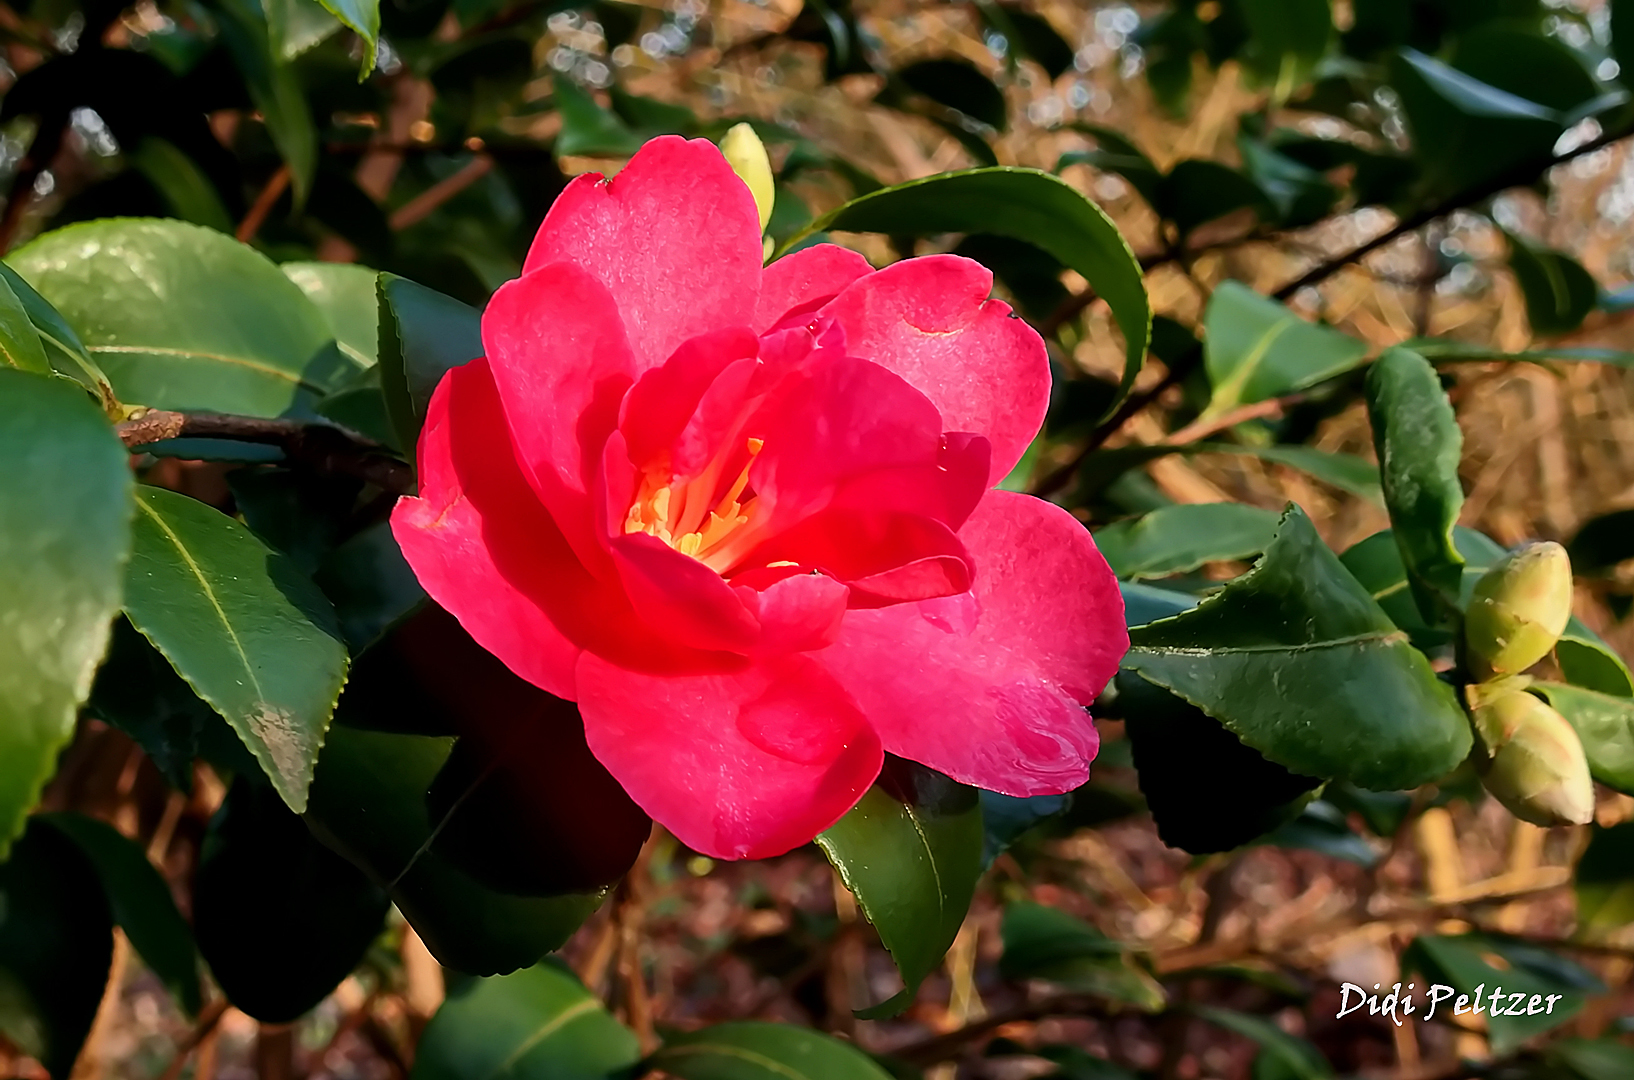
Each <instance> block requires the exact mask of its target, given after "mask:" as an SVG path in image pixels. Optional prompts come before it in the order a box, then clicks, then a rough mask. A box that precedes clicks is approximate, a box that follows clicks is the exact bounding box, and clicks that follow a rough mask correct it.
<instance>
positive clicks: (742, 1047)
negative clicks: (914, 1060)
mask: <svg viewBox="0 0 1634 1080" xmlns="http://www.w3.org/2000/svg"><path fill="white" fill-rule="evenodd" d="M646 1064H647V1065H649V1066H651V1067H652V1068H654V1069H660V1070H662V1071H663V1072H664V1073H665V1074H666V1075H668V1076H673V1077H675V1078H676V1080H887V1078H888V1077H889V1076H890V1075H891V1074H890V1073H888V1072H886V1071H885V1070H884V1069H882V1068H880V1067H879V1065H877V1064H875V1062H874V1061H873V1059H871V1058H870V1057H869V1056H868V1055H867V1054H864V1053H863V1052H862V1051H861V1050H858V1049H857V1048H856V1047H854V1046H851V1045H849V1044H847V1043H843V1042H840V1041H839V1040H838V1039H835V1038H832V1037H830V1036H828V1035H824V1034H823V1033H822V1032H819V1031H812V1030H810V1029H808V1028H798V1027H791V1026H789V1025H788V1024H767V1023H761V1022H758V1021H753V1020H739V1021H736V1022H733V1023H727V1024H716V1025H714V1026H712V1027H706V1028H704V1029H703V1030H701V1031H693V1032H688V1033H686V1034H680V1035H672V1036H670V1037H669V1038H667V1039H665V1040H664V1045H663V1048H662V1049H660V1050H659V1051H658V1052H657V1053H655V1054H653V1055H652V1056H651V1057H649V1058H648V1059H647V1061H646Z"/></svg>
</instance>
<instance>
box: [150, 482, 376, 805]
mask: <svg viewBox="0 0 1634 1080" xmlns="http://www.w3.org/2000/svg"><path fill="white" fill-rule="evenodd" d="M136 506H137V510H138V514H137V519H136V522H135V525H134V528H133V530H132V532H133V536H134V541H135V548H134V552H133V554H132V557H131V564H130V569H129V572H128V574H127V576H126V595H125V613H126V614H127V615H128V616H129V617H130V621H131V623H132V625H134V626H135V627H136V628H137V629H138V630H140V631H141V632H142V633H143V635H144V636H145V637H147V639H148V640H149V641H151V642H153V644H154V645H155V646H157V647H158V649H159V651H160V652H162V653H164V654H165V657H166V658H167V659H169V660H170V662H171V664H173V665H174V666H175V668H176V671H177V672H178V673H179V674H180V675H181V676H182V678H184V679H186V680H187V682H188V684H189V685H190V686H192V687H193V689H194V690H195V691H197V692H198V695H199V696H200V697H201V698H203V699H204V700H205V701H207V702H209V703H210V705H211V706H212V707H214V708H215V709H216V711H217V712H219V713H221V715H222V716H223V717H225V718H226V720H227V722H228V723H229V724H231V725H232V727H233V730H234V731H236V732H238V736H239V738H240V739H242V740H243V741H244V745H245V746H247V747H248V748H249V750H250V752H251V753H252V754H254V755H255V759H256V761H258V762H259V763H260V764H261V767H262V769H264V770H265V771H266V774H267V776H268V777H269V778H270V779H271V781H272V784H273V787H274V788H276V789H277V791H278V793H279V794H280V795H281V796H282V797H283V799H284V801H285V802H287V803H288V804H289V805H290V807H291V808H292V809H295V810H297V811H299V810H302V809H304V808H305V807H306V789H307V786H308V784H310V783H311V780H312V768H313V765H314V764H315V763H316V761H317V758H318V748H319V747H320V746H321V745H322V744H323V734H324V731H325V730H326V729H327V728H328V727H329V717H330V714H331V713H332V712H333V711H334V707H335V699H336V697H337V696H338V695H339V694H340V688H341V685H342V684H343V683H344V682H345V681H346V663H347V661H346V649H345V647H344V646H343V645H342V644H341V643H340V629H339V627H338V626H337V625H336V624H335V613H334V609H333V608H331V607H330V606H329V602H328V601H327V600H326V599H324V597H323V594H322V593H320V592H319V591H318V589H317V587H316V586H314V585H313V584H312V582H311V581H310V580H309V579H307V578H306V577H305V576H304V575H302V574H301V572H300V571H299V570H297V569H296V568H295V567H294V566H293V565H292V564H291V563H290V562H289V561H288V560H287V559H286V558H285V557H284V556H283V555H281V554H279V553H277V552H274V551H269V550H268V549H267V548H266V546H265V545H263V544H262V543H261V542H260V541H259V540H257V539H256V538H255V537H254V536H253V535H252V534H251V533H250V532H249V530H247V529H245V528H244V526H242V525H240V524H238V522H236V521H234V520H233V519H231V518H229V517H227V516H226V515H224V514H221V513H219V512H217V511H216V510H213V509H211V508H210V507H208V506H205V505H204V504H203V503H200V502H196V501H194V500H192V499H189V498H187V497H186V496H185V495H179V494H177V493H176V492H173V491H165V490H163V489H160V488H151V487H144V488H141V489H139V490H138V493H137V500H136Z"/></svg>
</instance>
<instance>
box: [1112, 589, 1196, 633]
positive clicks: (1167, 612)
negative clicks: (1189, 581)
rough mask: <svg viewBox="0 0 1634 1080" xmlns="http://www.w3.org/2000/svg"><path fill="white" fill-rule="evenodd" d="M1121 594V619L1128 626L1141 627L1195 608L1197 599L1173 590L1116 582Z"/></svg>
mask: <svg viewBox="0 0 1634 1080" xmlns="http://www.w3.org/2000/svg"><path fill="white" fill-rule="evenodd" d="M1118 591H1119V592H1121V593H1122V594H1123V617H1124V622H1125V624H1126V625H1128V626H1142V625H1144V624H1146V623H1149V622H1156V621H1157V620H1159V619H1167V618H1168V617H1169V616H1171V615H1178V614H1180V613H1181V612H1182V611H1190V610H1191V609H1192V608H1194V607H1196V606H1197V597H1195V596H1189V595H1187V594H1186V593H1182V592H1175V591H1174V590H1173V589H1160V588H1157V587H1156V586H1153V585H1141V584H1138V583H1136V582H1129V581H1120V582H1118Z"/></svg>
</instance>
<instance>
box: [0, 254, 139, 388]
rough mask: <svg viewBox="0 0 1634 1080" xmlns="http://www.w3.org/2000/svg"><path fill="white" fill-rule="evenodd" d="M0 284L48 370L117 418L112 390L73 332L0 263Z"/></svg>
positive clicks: (4, 264) (27, 285) (52, 308)
mask: <svg viewBox="0 0 1634 1080" xmlns="http://www.w3.org/2000/svg"><path fill="white" fill-rule="evenodd" d="M0 281H4V282H5V284H6V287H7V288H9V289H10V290H11V292H12V295H13V296H15V297H16V298H17V302H18V303H19V304H21V305H22V307H23V311H24V312H25V313H26V314H27V315H28V320H29V322H30V323H32V324H33V326H34V332H35V333H36V334H38V335H39V338H40V344H41V345H42V346H43V347H44V349H45V357H46V362H47V363H48V364H50V365H51V369H52V370H53V371H56V372H58V373H59V374H62V375H66V376H68V377H69V378H71V379H74V380H75V381H77V382H78V383H80V385H82V386H84V387H85V388H86V389H87V390H89V391H90V392H91V393H92V394H93V395H94V396H95V397H96V399H97V401H98V402H99V403H100V404H101V405H102V407H103V411H104V412H107V413H108V414H109V415H110V416H112V415H116V414H117V413H118V404H119V403H118V400H117V399H116V398H115V396H114V392H113V386H112V385H111V384H110V383H109V382H108V376H107V375H106V374H105V373H104V372H103V371H102V368H101V367H100V366H98V365H97V363H96V361H94V360H92V359H91V354H90V353H89V352H87V351H86V349H85V343H84V342H82V341H80V339H79V335H78V334H76V333H75V332H74V328H73V327H71V326H69V325H68V322H67V320H65V319H64V318H63V317H62V315H61V314H60V313H59V312H58V311H57V309H56V308H54V307H52V306H51V305H50V304H49V303H47V302H46V299H45V297H43V296H41V295H40V294H39V293H38V292H36V291H35V290H34V287H33V286H32V285H30V284H29V283H28V282H26V281H24V280H23V279H22V277H21V276H19V275H18V273H17V271H16V270H13V269H12V268H11V266H10V265H9V264H7V263H3V262H0ZM25 348H26V346H25Z"/></svg>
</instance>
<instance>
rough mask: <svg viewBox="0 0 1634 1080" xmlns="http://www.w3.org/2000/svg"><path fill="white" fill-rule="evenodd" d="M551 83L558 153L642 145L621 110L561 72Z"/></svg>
mask: <svg viewBox="0 0 1634 1080" xmlns="http://www.w3.org/2000/svg"><path fill="white" fill-rule="evenodd" d="M551 85H552V86H554V87H555V101H556V112H557V114H558V115H559V116H561V118H562V130H561V133H560V134H558V135H557V136H556V144H555V151H556V154H557V156H562V155H568V156H579V155H587V156H590V157H624V156H627V155H629V154H633V153H635V152H636V151H637V150H639V149H641V143H642V139H641V136H639V135H637V134H636V133H635V132H633V131H631V130H630V129H629V127H627V126H626V125H625V123H624V121H623V120H621V119H619V116H618V114H617V113H615V112H613V111H612V110H611V109H607V108H603V107H602V106H601V105H600V104H599V103H598V102H597V101H596V99H595V98H593V97H591V96H590V92H589V91H588V90H586V89H584V88H583V87H582V86H580V85H579V84H578V83H576V82H574V81H573V80H572V79H571V78H569V77H568V76H566V75H561V74H558V75H556V76H555V77H554V79H553V80H552V83H551ZM467 359H470V358H469V357H467Z"/></svg>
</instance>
